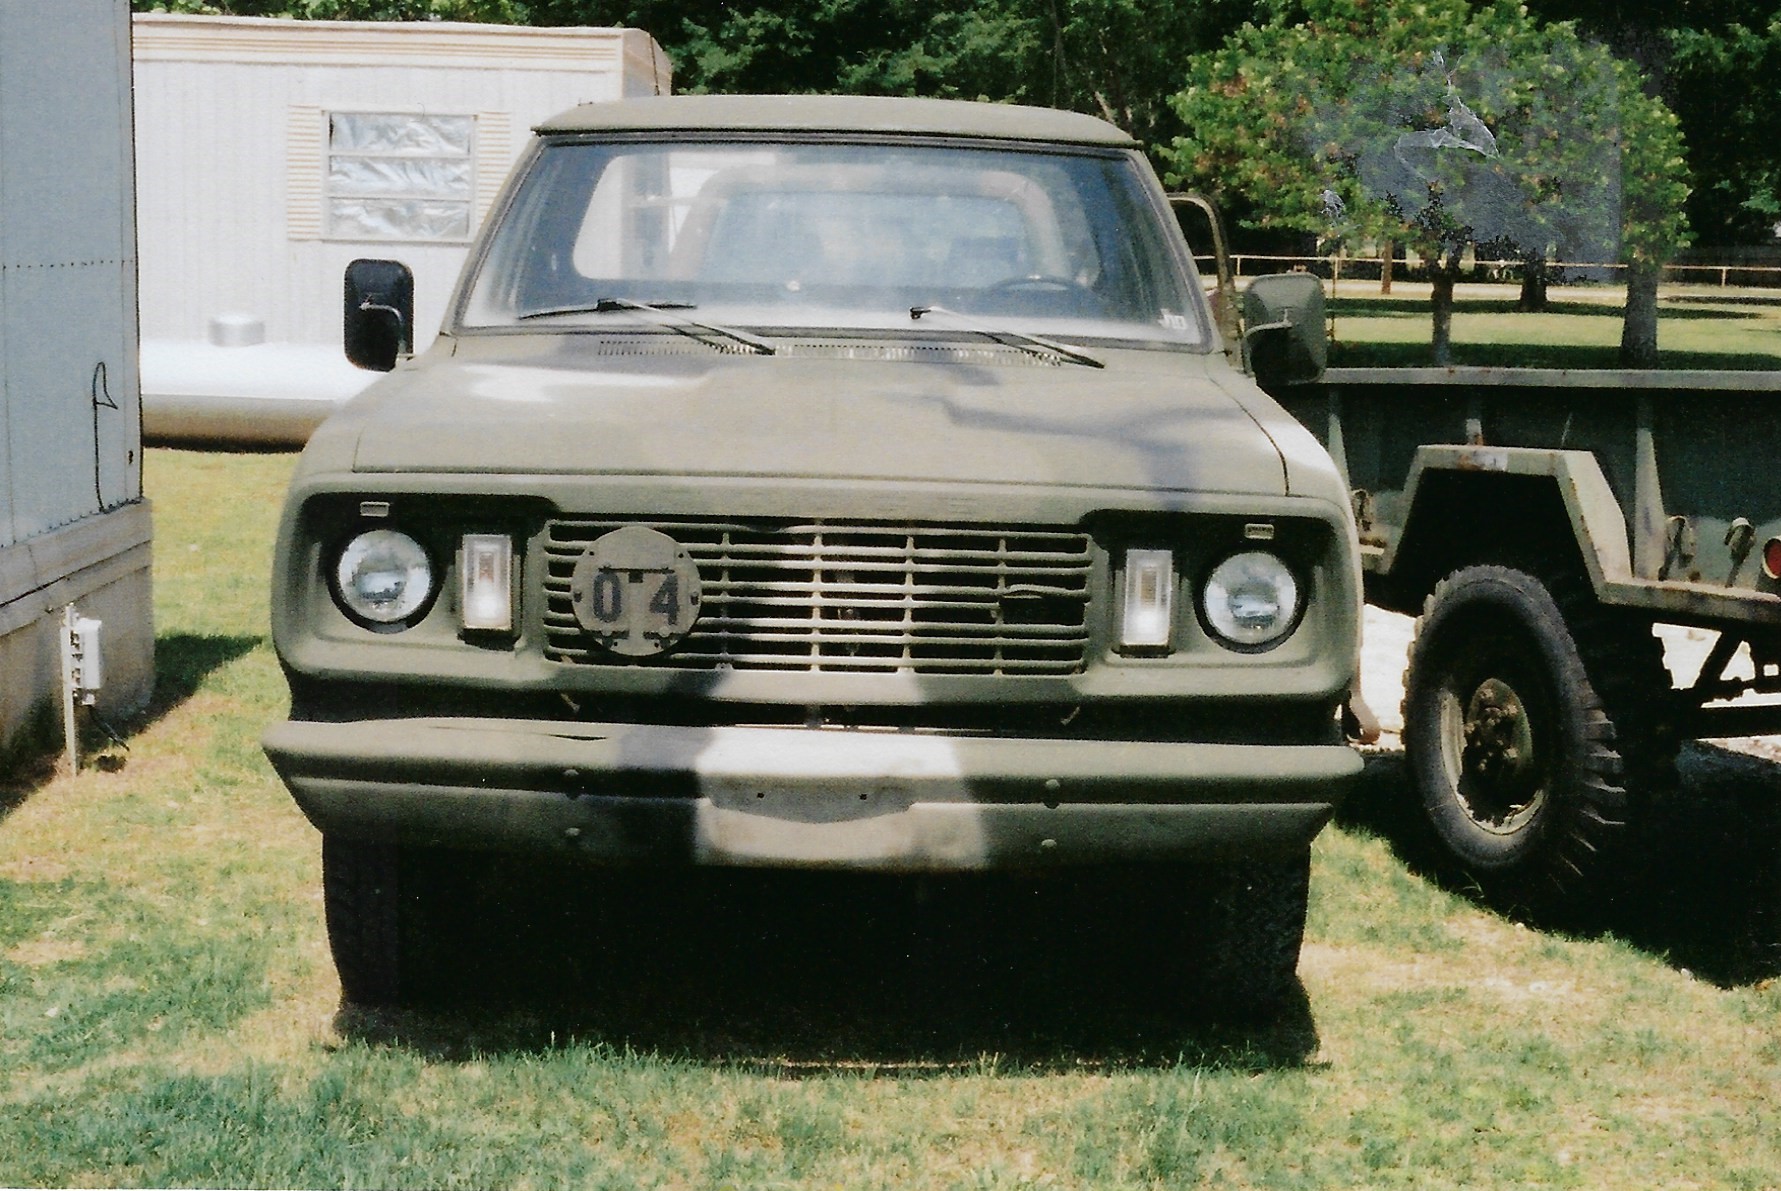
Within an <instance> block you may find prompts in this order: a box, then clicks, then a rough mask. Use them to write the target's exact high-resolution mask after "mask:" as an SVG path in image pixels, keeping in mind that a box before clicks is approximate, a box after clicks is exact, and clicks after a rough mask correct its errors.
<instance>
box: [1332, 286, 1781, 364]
mask: <svg viewBox="0 0 1781 1191" xmlns="http://www.w3.org/2000/svg"><path fill="white" fill-rule="evenodd" d="M1393 288H1394V293H1393V294H1392V295H1391V296H1389V297H1383V296H1381V295H1380V294H1379V293H1378V289H1377V285H1376V284H1373V283H1366V282H1344V283H1343V285H1342V289H1341V294H1340V296H1339V297H1337V298H1336V299H1335V300H1334V301H1332V303H1331V308H1332V310H1333V311H1334V313H1335V336H1336V338H1335V343H1334V345H1333V347H1332V351H1331V355H1330V363H1331V364H1332V365H1333V366H1336V367H1349V368H1354V367H1407V366H1417V365H1425V364H1427V363H1429V358H1430V357H1429V339H1430V335H1431V326H1430V313H1429V302H1428V286H1427V285H1420V286H1417V285H1404V284H1400V285H1397V286H1394V287H1393ZM1515 293H1516V291H1515V290H1514V289H1513V288H1511V287H1504V286H1486V285H1465V286H1461V287H1460V292H1459V294H1458V296H1457V297H1456V300H1455V302H1454V317H1453V356H1454V363H1456V364H1489V365H1497V366H1502V367H1521V368H1616V367H1619V352H1620V332H1621V307H1620V305H1619V302H1620V301H1621V297H1620V294H1619V292H1618V291H1615V290H1611V289H1595V288H1589V287H1567V288H1554V289H1553V290H1552V291H1551V301H1550V306H1549V309H1548V310H1547V311H1545V312H1543V313H1540V314H1528V313H1523V312H1521V311H1519V310H1517V309H1516V305H1515ZM1657 342H1658V355H1659V364H1660V366H1661V367H1664V368H1734V369H1767V370H1774V369H1781V292H1774V291H1755V290H1752V291H1709V290H1689V289H1682V288H1677V289H1674V290H1666V291H1664V293H1663V294H1662V295H1661V296H1660V300H1659V307H1658V335H1657Z"/></svg>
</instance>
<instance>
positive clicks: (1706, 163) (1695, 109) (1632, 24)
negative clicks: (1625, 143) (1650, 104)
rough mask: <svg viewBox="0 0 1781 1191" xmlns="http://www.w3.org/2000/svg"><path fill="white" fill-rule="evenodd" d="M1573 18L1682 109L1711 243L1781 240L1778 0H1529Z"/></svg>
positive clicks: (1546, 11) (1700, 223) (1699, 214)
mask: <svg viewBox="0 0 1781 1191" xmlns="http://www.w3.org/2000/svg"><path fill="white" fill-rule="evenodd" d="M1528 6H1529V8H1531V9H1532V10H1533V11H1534V12H1535V13H1536V14H1538V15H1539V16H1541V17H1544V18H1549V19H1556V20H1572V21H1575V22H1576V23H1577V27H1578V29H1579V30H1580V31H1581V32H1582V33H1583V34H1584V35H1585V36H1588V37H1593V38H1596V39H1598V40H1600V41H1602V42H1603V43H1604V44H1605V45H1607V46H1608V47H1609V48H1610V49H1612V50H1613V51H1614V52H1615V53H1616V54H1618V55H1620V56H1621V57H1623V58H1626V59H1627V60H1628V61H1630V62H1632V63H1633V64H1634V65H1636V66H1637V67H1638V68H1639V70H1640V72H1641V73H1642V74H1643V76H1644V79H1645V89H1646V91H1647V93H1648V94H1652V95H1656V96H1659V97H1660V98H1662V99H1663V101H1664V103H1665V104H1666V105H1667V106H1668V107H1669V108H1670V110H1672V111H1673V112H1675V113H1676V117H1677V119H1678V120H1679V121H1680V122H1681V127H1682V137H1683V140H1684V141H1685V142H1686V144H1687V145H1688V162H1689V168H1690V171H1691V173H1692V174H1693V175H1694V178H1695V179H1696V182H1697V185H1696V187H1695V189H1694V191H1693V192H1692V193H1691V194H1690V195H1689V198H1688V220H1689V224H1690V226H1691V227H1693V228H1694V229H1695V232H1696V234H1697V236H1698V237H1699V239H1700V240H1702V241H1703V242H1706V243H1710V244H1755V243H1770V242H1773V240H1774V238H1775V235H1774V227H1775V225H1776V223H1777V221H1781V197H1778V196H1781V139H1777V138H1776V137H1775V135H1774V132H1773V127H1774V111H1773V108H1774V105H1773V103H1772V102H1771V101H1770V98H1769V91H1770V81H1771V80H1772V79H1774V77H1775V75H1776V72H1777V71H1778V70H1781V3H1777V0H1679V2H1675V3H1669V4H1643V5H1639V4H1626V3H1624V0H1528Z"/></svg>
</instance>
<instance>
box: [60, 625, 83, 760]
mask: <svg viewBox="0 0 1781 1191" xmlns="http://www.w3.org/2000/svg"><path fill="white" fill-rule="evenodd" d="M75 619H76V618H75V614H74V605H73V604H68V605H65V606H64V607H63V608H62V632H61V637H60V642H59V643H60V645H61V650H60V652H61V654H62V744H63V747H64V749H65V751H66V752H67V754H68V772H69V773H79V772H80V724H79V722H78V721H77V720H76V719H75V718H74V707H75V675H74V621H75Z"/></svg>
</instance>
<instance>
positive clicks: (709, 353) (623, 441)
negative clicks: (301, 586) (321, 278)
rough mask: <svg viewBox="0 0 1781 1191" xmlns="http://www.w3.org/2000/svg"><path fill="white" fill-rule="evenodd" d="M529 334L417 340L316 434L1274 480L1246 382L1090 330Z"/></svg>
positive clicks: (550, 468)
mask: <svg viewBox="0 0 1781 1191" xmlns="http://www.w3.org/2000/svg"><path fill="white" fill-rule="evenodd" d="M539 338H540V339H543V340H544V342H543V343H540V342H539V341H538V340H537V339H533V338H532V337H524V338H522V337H517V336H515V337H510V338H506V339H505V341H503V339H498V338H493V337H491V339H492V340H493V341H492V342H489V341H484V342H477V343H473V344H472V343H460V344H459V345H458V352H457V355H456V356H448V355H447V354H446V350H443V349H442V350H436V351H435V352H433V353H429V355H428V356H427V357H425V358H423V359H421V360H419V361H416V364H415V366H413V367H410V368H407V369H404V370H403V371H401V372H398V373H396V374H394V375H392V376H390V377H388V378H386V379H385V380H383V381H382V382H380V383H378V384H376V385H374V386H372V388H371V389H370V390H368V391H367V392H366V393H365V394H364V395H363V396H361V397H360V398H358V399H357V400H355V401H353V402H352V403H351V404H350V405H348V406H347V407H346V409H345V410H343V411H342V412H341V413H340V414H338V415H336V416H335V418H333V419H331V420H330V422H329V423H328V424H327V425H326V426H324V427H323V429H322V430H321V431H320V432H318V435H317V437H318V439H322V440H332V447H333V449H330V450H327V451H326V454H328V455H330V456H332V457H335V458H338V457H340V455H341V454H343V453H344V450H343V448H345V446H346V444H345V443H344V442H342V441H340V439H341V436H345V435H351V436H354V437H356V439H357V445H356V448H354V449H353V451H352V458H353V467H354V469H355V470H357V471H368V472H404V471H412V472H480V473H516V474H560V473H580V474H623V475H652V474H655V475H675V476H699V475H709V476H727V477H784V478H797V479H805V478H808V479H820V480H846V479H862V480H877V481H892V482H897V481H907V482H936V481H937V482H950V483H985V484H1028V485H1047V486H1071V487H1098V488H1137V489H1173V490H1182V491H1189V490H1191V491H1196V492H1241V493H1256V494H1261V495H1280V494H1284V493H1285V492H1286V490H1287V484H1286V463H1285V461H1284V460H1283V458H1282V455H1281V451H1280V449H1279V448H1278V447H1277V446H1276V443H1275V441H1274V439H1273V438H1271V437H1270V435H1269V434H1268V433H1267V432H1266V431H1264V430H1263V429H1262V427H1261V425H1259V424H1258V422H1257V417H1258V416H1262V417H1264V418H1265V417H1266V416H1267V411H1266V410H1263V411H1261V412H1260V413H1259V414H1256V413H1252V412H1251V409H1249V408H1245V405H1246V404H1250V405H1252V408H1253V403H1251V402H1243V403H1240V402H1239V400H1238V399H1237V398H1235V397H1233V396H1232V392H1239V393H1242V389H1241V387H1240V386H1242V385H1243V384H1244V382H1242V381H1241V379H1240V378H1237V377H1235V376H1234V374H1232V373H1231V372H1230V369H1229V368H1228V366H1227V365H1226V364H1225V362H1224V360H1223V358H1222V357H1219V356H1203V355H1189V354H1184V353H1179V352H1163V351H1140V350H1113V349H1096V350H1097V354H1098V355H1099V356H1100V357H1101V358H1103V359H1104V360H1105V361H1106V362H1107V367H1106V368H1102V369H1097V368H1087V367H1082V366H1080V365H1072V364H1061V365H1060V364H1056V363H1052V362H1047V361H1044V360H1040V359H1038V358H1036V357H1035V356H1033V355H1031V354H1029V353H1026V352H1022V351H1019V350H1015V349H1008V348H1003V347H1000V346H995V345H991V346H990V347H988V348H987V349H977V348H975V347H972V348H968V349H958V350H956V351H950V352H933V351H924V352H918V353H914V354H917V355H930V356H935V357H937V358H935V359H930V360H921V359H909V358H898V356H899V355H908V354H910V353H907V352H906V351H903V350H902V349H896V348H886V347H884V346H883V345H873V344H866V345H862V346H853V347H848V348H846V349H845V353H846V354H845V356H844V355H843V354H842V351H841V349H839V348H836V346H835V345H833V344H829V345H827V347H826V349H825V353H822V354H819V353H817V352H815V351H809V352H806V351H801V350H799V348H798V347H797V345H795V344H794V345H791V347H789V348H788V349H787V350H785V351H783V352H782V353H781V354H779V355H775V356H771V357H769V356H755V355H732V354H721V353H718V352H716V351H713V350H711V349H710V348H709V347H708V346H705V345H701V344H696V343H694V344H689V345H687V347H689V348H691V349H692V350H681V351H676V350H670V351H668V352H667V353H666V354H660V355H655V354H651V355H641V354H629V355H618V354H601V353H596V352H592V351H589V350H587V349H585V348H581V347H578V346H577V345H576V344H575V343H574V342H573V338H572V337H561V338H558V337H539ZM861 357H865V358H861ZM874 357H876V358H874ZM1242 395H1244V396H1248V394H1247V393H1243V394H1242ZM1257 400H1259V401H1260V402H1261V404H1262V405H1264V406H1268V407H1269V408H1271V403H1268V402H1266V401H1265V399H1260V398H1259V395H1257ZM314 445H316V446H318V447H319V446H321V444H320V443H318V444H314Z"/></svg>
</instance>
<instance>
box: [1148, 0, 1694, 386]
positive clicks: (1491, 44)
mask: <svg viewBox="0 0 1781 1191" xmlns="http://www.w3.org/2000/svg"><path fill="white" fill-rule="evenodd" d="M1303 8H1304V17H1305V19H1303V20H1301V21H1299V22H1296V23H1290V24H1289V23H1287V21H1285V20H1284V19H1275V20H1273V21H1270V22H1269V23H1267V24H1265V25H1259V26H1258V25H1246V26H1244V27H1243V28H1242V29H1240V30H1239V31H1237V32H1236V33H1235V34H1234V35H1232V36H1231V37H1230V38H1229V39H1228V40H1227V41H1226V42H1225V43H1224V45H1223V46H1221V47H1220V48H1219V49H1217V50H1216V51H1213V52H1210V53H1206V54H1202V55H1198V56H1196V57H1195V58H1194V59H1193V60H1192V61H1191V63H1190V65H1189V73H1188V81H1187V87H1186V88H1185V89H1184V90H1183V91H1182V92H1181V93H1180V94H1179V95H1177V96H1176V98H1175V107H1176V111H1177V113H1178V115H1179V116H1180V117H1181V119H1182V120H1183V122H1184V123H1185V125H1186V126H1187V128H1188V129H1189V130H1190V131H1189V133H1188V134H1187V135H1185V136H1182V137H1180V138H1178V139H1177V140H1176V141H1175V142H1174V144H1173V145H1172V147H1171V148H1170V150H1169V151H1168V152H1167V153H1166V154H1165V157H1166V159H1167V161H1168V163H1169V165H1170V167H1171V172H1172V173H1173V174H1174V175H1175V177H1176V178H1177V179H1179V180H1182V181H1185V182H1188V183H1191V184H1194V185H1197V186H1199V187H1201V188H1204V189H1208V190H1211V191H1213V192H1214V193H1220V192H1222V193H1226V194H1234V195H1236V196H1240V197H1241V198H1243V199H1245V200H1247V201H1248V203H1249V204H1251V206H1252V207H1253V209H1254V210H1255V211H1256V212H1257V215H1256V216H1254V217H1253V222H1254V223H1256V224H1259V225H1261V226H1281V227H1290V228H1296V229H1299V230H1302V231H1313V232H1319V233H1322V234H1325V235H1337V236H1340V237H1342V238H1344V239H1346V240H1347V241H1349V242H1351V243H1355V242H1362V241H1366V242H1373V243H1381V242H1387V241H1391V240H1401V241H1403V242H1405V243H1406V244H1408V245H1409V246H1411V247H1412V248H1413V249H1414V250H1415V251H1416V252H1417V253H1418V254H1419V255H1420V256H1421V257H1422V258H1423V260H1424V261H1425V262H1427V264H1428V268H1429V273H1430V277H1431V280H1432V281H1433V300H1432V303H1431V315H1432V322H1433V333H1432V341H1433V356H1434V359H1435V361H1436V362H1437V363H1443V364H1444V363H1447V362H1449V361H1450V360H1451V354H1452V346H1451V330H1452V311H1453V286H1454V283H1455V282H1456V281H1457V279H1458V277H1459V273H1460V265H1461V258H1462V255H1463V253H1464V252H1465V250H1466V249H1467V248H1468V247H1469V246H1470V245H1473V244H1480V243H1497V244H1507V245H1513V246H1515V247H1516V249H1517V250H1518V251H1519V252H1521V253H1522V254H1524V255H1535V256H1545V255H1546V254H1548V253H1549V252H1552V251H1558V252H1561V253H1562V254H1563V255H1565V256H1567V257H1570V258H1572V259H1585V260H1590V259H1593V260H1602V261H1604V262H1606V261H1615V260H1619V261H1621V262H1623V263H1625V264H1627V265H1628V266H1629V273H1630V274H1632V275H1634V276H1635V277H1638V278H1640V279H1641V281H1642V280H1643V279H1644V278H1645V277H1646V276H1649V277H1652V278H1654V277H1655V275H1656V272H1657V270H1659V269H1661V267H1662V264H1663V262H1664V260H1665V259H1667V257H1668V256H1669V254H1670V253H1672V252H1673V251H1674V250H1675V249H1676V248H1677V247H1678V246H1679V245H1680V243H1681V241H1682V239H1683V235H1684V225H1683V222H1682V216H1681V208H1682V202H1683V200H1684V198H1685V196H1686V193H1687V187H1686V181H1685V177H1686V174H1685V168H1684V165H1683V162H1682V158H1681V151H1680V141H1679V138H1678V137H1677V134H1676V128H1675V120H1674V117H1672V116H1670V114H1669V113H1668V111H1667V110H1666V109H1664V108H1663V106H1662V104H1661V103H1659V102H1658V101H1656V100H1655V99H1652V98H1650V97H1648V96H1646V95H1645V94H1644V93H1643V91H1642V90H1641V89H1640V87H1639V79H1638V77H1637V74H1636V72H1635V71H1634V70H1633V69H1632V67H1631V66H1630V65H1628V64H1627V63H1625V62H1623V61H1620V60H1618V59H1616V58H1614V57H1613V55H1611V54H1610V53H1609V52H1608V51H1607V50H1606V49H1604V48H1602V47H1599V46H1594V45H1590V44H1586V43H1584V42H1583V41H1582V40H1581V39H1579V38H1578V37H1577V35H1576V33H1575V30H1574V29H1573V28H1572V27H1571V26H1569V25H1566V24H1562V23H1561V24H1555V25H1549V26H1541V25H1540V24H1538V23H1537V22H1535V21H1533V20H1532V19H1531V18H1529V17H1528V15H1527V13H1526V11H1525V10H1524V9H1522V8H1521V7H1520V5H1519V4H1517V3H1516V2H1515V0H1485V2H1483V3H1481V4H1479V5H1478V6H1477V7H1476V8H1474V7H1472V6H1470V5H1468V4H1467V3H1466V2H1465V0H1307V3H1305V4H1304V6H1303ZM1652 292H1653V298H1654V297H1655V290H1654V289H1653V291H1652ZM1633 313H1634V310H1633V305H1632V304H1631V303H1629V319H1628V324H1627V326H1628V335H1629V336H1632V337H1634V339H1635V340H1637V338H1638V337H1639V336H1645V337H1646V339H1647V340H1648V346H1649V351H1650V353H1651V354H1653V355H1654V354H1655V350H1656V322H1655V317H1652V318H1651V319H1649V320H1646V319H1644V318H1643V317H1642V316H1641V318H1640V319H1639V320H1638V321H1637V322H1636V323H1635V320H1634V319H1633V318H1632V317H1631V316H1632V314H1633ZM1652 313H1653V315H1654V313H1655V305H1653V306H1652ZM1644 346H1645V345H1644V343H1642V342H1637V341H1635V342H1633V344H1632V347H1633V349H1634V352H1635V354H1637V352H1638V351H1640V350H1642V349H1643V347H1644Z"/></svg>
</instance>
